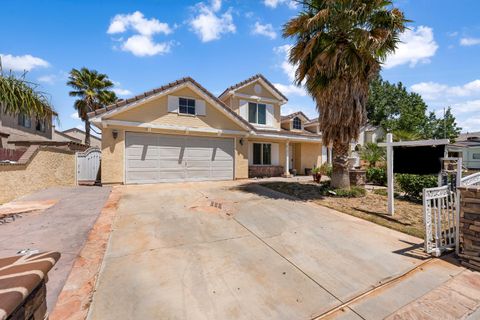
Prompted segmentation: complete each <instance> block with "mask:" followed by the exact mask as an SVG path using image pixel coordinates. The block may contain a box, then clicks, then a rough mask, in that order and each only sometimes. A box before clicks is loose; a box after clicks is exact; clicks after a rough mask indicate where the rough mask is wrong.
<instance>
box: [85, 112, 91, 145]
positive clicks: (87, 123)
mask: <svg viewBox="0 0 480 320" xmlns="http://www.w3.org/2000/svg"><path fill="white" fill-rule="evenodd" d="M85 144H86V145H87V146H90V121H88V120H87V119H86V120H85Z"/></svg>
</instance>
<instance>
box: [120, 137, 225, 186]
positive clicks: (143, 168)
mask: <svg viewBox="0 0 480 320" xmlns="http://www.w3.org/2000/svg"><path fill="white" fill-rule="evenodd" d="M233 154H234V152H233V139H223V138H205V137H192V136H172V135H161V134H151V133H136V132H127V134H126V140H125V168H126V170H125V175H126V176H125V180H126V181H125V182H126V183H156V182H175V181H204V180H232V179H233Z"/></svg>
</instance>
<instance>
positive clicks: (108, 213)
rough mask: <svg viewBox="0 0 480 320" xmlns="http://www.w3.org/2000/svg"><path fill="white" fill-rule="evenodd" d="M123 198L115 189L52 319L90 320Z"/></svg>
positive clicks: (74, 267) (65, 286)
mask: <svg viewBox="0 0 480 320" xmlns="http://www.w3.org/2000/svg"><path fill="white" fill-rule="evenodd" d="M120 197H121V192H120V188H115V187H114V188H113V190H112V192H111V193H110V196H109V197H108V200H107V202H106V203H105V206H104V207H103V209H102V211H101V212H100V215H99V217H98V219H97V221H96V222H95V225H94V226H93V228H92V230H91V231H90V233H89V235H88V238H87V241H86V243H85V246H84V247H83V249H82V251H81V252H80V254H79V256H78V257H77V259H76V260H75V263H74V264H73V267H72V271H70V275H69V276H68V278H67V281H66V282H65V285H64V287H63V289H62V292H60V295H59V297H58V300H57V303H56V305H55V308H54V309H53V312H51V314H50V317H49V319H50V320H63V319H70V320H73V319H78V320H83V319H85V318H86V317H87V314H88V309H89V307H90V303H91V301H92V296H93V291H94V289H95V283H96V280H97V276H98V273H99V271H100V267H101V265H102V261H103V257H104V255H105V251H106V249H107V244H108V239H109V237H110V233H111V230H112V224H113V219H114V217H115V213H116V211H117V210H116V209H117V206H118V202H119V200H120Z"/></svg>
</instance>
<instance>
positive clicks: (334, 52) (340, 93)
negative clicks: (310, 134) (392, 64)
mask: <svg viewBox="0 0 480 320" xmlns="http://www.w3.org/2000/svg"><path fill="white" fill-rule="evenodd" d="M298 2H299V3H301V4H302V5H303V10H302V11H301V12H300V13H299V14H298V16H296V17H294V18H292V19H291V20H290V21H288V22H287V23H286V24H285V25H284V27H283V36H284V37H286V38H293V39H294V40H295V43H294V45H293V46H292V48H291V50H290V55H289V60H290V63H292V64H293V65H295V66H296V73H295V84H296V85H305V88H306V89H307V91H308V92H309V94H310V95H311V96H312V97H313V99H314V100H315V102H316V105H317V109H318V112H319V121H320V129H321V131H322V137H323V143H324V144H325V145H330V144H332V145H333V149H334V159H333V173H332V186H333V187H336V188H348V187H349V185H350V179H349V176H348V150H349V142H350V141H352V140H353V139H356V138H357V137H358V135H359V131H360V127H361V126H362V125H363V124H365V122H366V109H365V107H366V103H367V97H368V85H369V82H370V81H371V80H372V79H373V78H374V77H375V76H377V74H378V72H379V70H380V68H381V64H382V62H384V61H385V59H386V57H387V55H388V54H389V53H392V52H393V51H394V50H395V48H396V45H397V43H398V42H399V34H400V33H401V32H403V31H404V30H405V23H406V22H408V21H407V20H406V19H405V18H404V15H403V13H402V12H401V11H400V10H398V9H396V8H393V4H392V1H390V0H305V1H298Z"/></svg>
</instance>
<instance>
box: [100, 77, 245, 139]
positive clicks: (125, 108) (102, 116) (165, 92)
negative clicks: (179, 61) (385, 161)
mask: <svg viewBox="0 0 480 320" xmlns="http://www.w3.org/2000/svg"><path fill="white" fill-rule="evenodd" d="M184 87H187V88H189V89H191V90H192V91H194V92H195V93H196V94H198V95H199V96H201V97H203V98H204V99H205V100H206V101H207V102H208V103H210V104H211V105H212V106H214V107H215V108H217V109H218V110H220V111H221V112H222V113H223V114H224V115H226V116H227V117H228V118H230V119H231V120H233V121H234V122H236V123H237V124H239V125H240V126H241V127H242V128H246V129H248V130H250V128H249V127H248V126H247V125H246V124H245V123H244V122H243V121H241V120H240V119H239V118H237V117H236V116H235V115H233V114H232V113H230V112H228V111H227V110H225V108H224V107H223V106H222V105H220V104H219V103H218V102H217V101H215V100H214V99H212V98H211V97H210V96H208V95H207V94H206V93H205V92H203V91H202V90H200V89H199V88H198V87H197V86H196V85H194V84H193V83H191V82H190V81H187V82H184V83H182V84H179V85H176V86H174V87H171V88H168V89H166V90H163V91H161V92H159V93H156V94H153V95H151V96H149V97H145V98H143V99H140V100H138V101H134V102H132V103H130V104H126V105H125V106H123V107H119V108H115V109H113V110H110V111H107V112H105V113H103V114H100V115H98V116H95V117H93V118H92V119H90V121H91V122H97V121H98V120H103V119H108V118H110V117H112V116H113V115H118V114H121V113H123V112H125V111H128V110H131V109H133V108H136V107H138V106H140V105H142V104H144V103H146V102H148V101H151V100H153V99H156V98H158V97H162V96H165V95H168V94H171V93H172V92H175V91H177V90H179V89H182V88H184Z"/></svg>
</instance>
